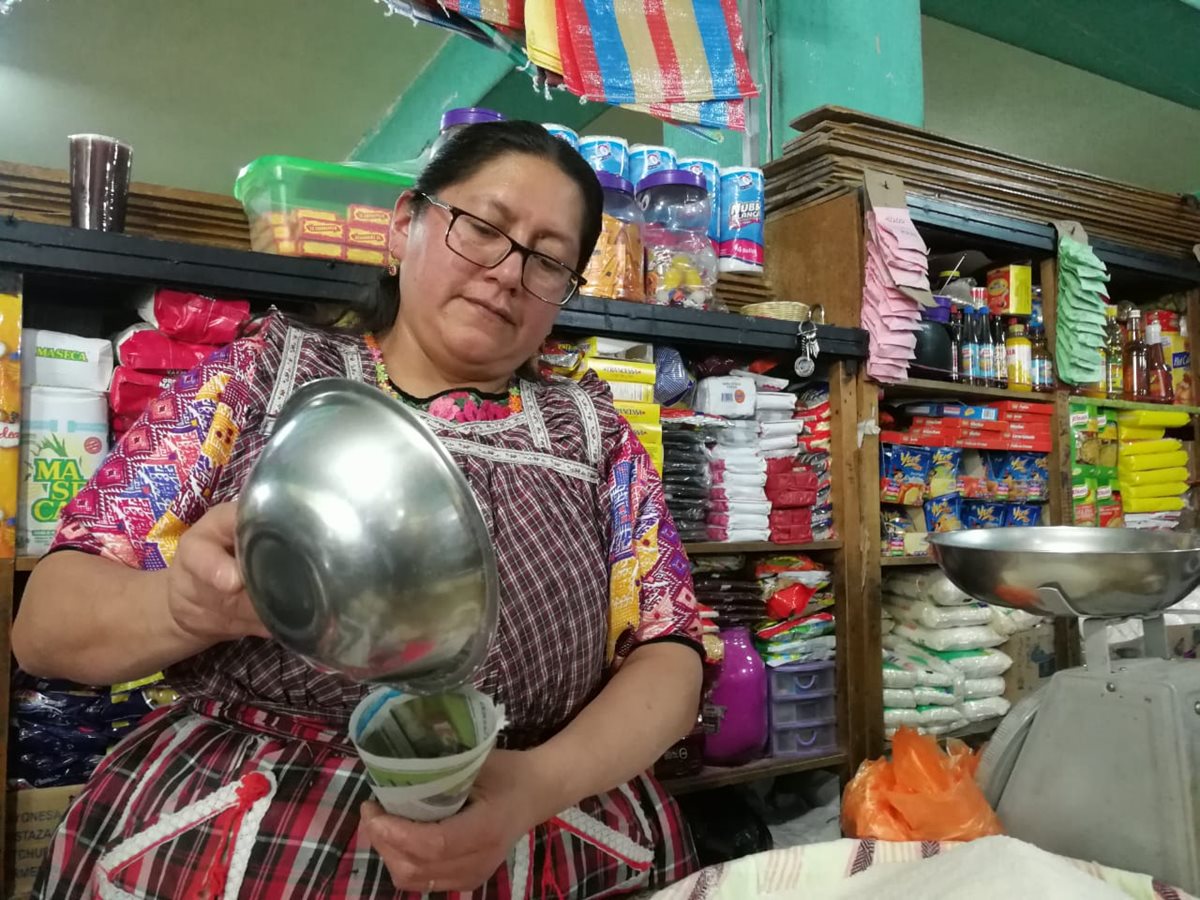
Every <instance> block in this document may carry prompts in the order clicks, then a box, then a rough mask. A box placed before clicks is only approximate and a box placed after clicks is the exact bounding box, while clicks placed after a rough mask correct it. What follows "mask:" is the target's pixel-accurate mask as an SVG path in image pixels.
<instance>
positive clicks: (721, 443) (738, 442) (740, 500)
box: [695, 375, 771, 542]
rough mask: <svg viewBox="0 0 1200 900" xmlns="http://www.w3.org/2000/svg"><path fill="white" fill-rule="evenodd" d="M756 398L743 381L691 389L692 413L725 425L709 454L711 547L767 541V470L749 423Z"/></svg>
mask: <svg viewBox="0 0 1200 900" xmlns="http://www.w3.org/2000/svg"><path fill="white" fill-rule="evenodd" d="M757 396H758V388H757V386H756V385H755V381H754V378H753V377H751V376H748V375H726V376H720V377H713V378H704V379H701V381H700V382H699V384H697V386H696V397H695V406H696V409H697V411H699V412H703V413H706V414H709V415H713V416H720V417H722V418H724V419H725V420H726V421H725V427H724V428H720V429H717V430H716V431H714V433H713V437H714V442H713V444H712V445H711V446H710V447H709V448H708V457H709V477H710V482H711V487H710V490H709V506H708V519H707V522H708V539H709V540H710V541H730V542H761V541H766V540H767V539H768V538H769V537H770V535H771V530H770V514H771V504H770V502H769V501H768V500H767V495H766V490H765V489H766V483H767V466H766V461H765V460H764V459H763V457H762V455H761V453H760V451H759V447H758V422H757V420H756V419H755V418H754V410H755V404H756V399H757Z"/></svg>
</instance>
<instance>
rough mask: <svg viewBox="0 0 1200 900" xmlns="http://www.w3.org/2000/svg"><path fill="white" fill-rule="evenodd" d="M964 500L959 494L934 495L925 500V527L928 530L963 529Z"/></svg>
mask: <svg viewBox="0 0 1200 900" xmlns="http://www.w3.org/2000/svg"><path fill="white" fill-rule="evenodd" d="M962 505H963V500H962V498H961V497H959V496H958V494H951V495H949V496H945V497H934V498H932V499H930V500H927V501H926V502H925V527H926V529H927V530H928V531H962V529H963V519H962Z"/></svg>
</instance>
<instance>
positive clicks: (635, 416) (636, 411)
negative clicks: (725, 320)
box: [613, 400, 1186, 455]
mask: <svg viewBox="0 0 1200 900" xmlns="http://www.w3.org/2000/svg"><path fill="white" fill-rule="evenodd" d="M613 406H614V407H616V410H617V412H619V413H620V414H621V415H623V416H624V417H625V420H626V421H627V422H628V423H629V424H630V425H658V424H659V418H658V415H659V411H660V410H661V409H662V407H661V406H659V405H658V404H657V403H631V402H629V401H628V400H615V401H613ZM1185 455H1186V454H1185Z"/></svg>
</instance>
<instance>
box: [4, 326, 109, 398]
mask: <svg viewBox="0 0 1200 900" xmlns="http://www.w3.org/2000/svg"><path fill="white" fill-rule="evenodd" d="M9 349H10V350H16V347H11V348H9ZM112 372H113V348H112V344H111V343H110V342H109V341H106V340H103V339H100V338H85V337H80V336H79V335H76V334H64V333H62V332H59V331H43V330H40V329H37V328H26V329H25V330H24V331H22V332H21V384H22V385H23V386H24V387H28V386H29V385H33V384H36V385H39V386H41V387H61V388H75V389H78V390H84V391H107V390H108V383H109V381H110V380H111V379H112Z"/></svg>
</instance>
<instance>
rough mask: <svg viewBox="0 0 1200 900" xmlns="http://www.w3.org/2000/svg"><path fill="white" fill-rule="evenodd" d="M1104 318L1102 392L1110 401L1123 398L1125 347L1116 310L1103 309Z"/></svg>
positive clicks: (1113, 307) (1110, 306)
mask: <svg viewBox="0 0 1200 900" xmlns="http://www.w3.org/2000/svg"><path fill="white" fill-rule="evenodd" d="M1104 317H1105V323H1104V350H1105V375H1104V392H1105V394H1106V396H1107V397H1108V398H1109V399H1110V400H1120V399H1121V398H1122V397H1123V396H1124V390H1123V385H1124V382H1125V345H1124V340H1123V336H1122V334H1121V323H1120V322H1118V321H1117V308H1116V307H1115V306H1112V305H1109V306H1106V307H1104Z"/></svg>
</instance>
